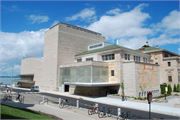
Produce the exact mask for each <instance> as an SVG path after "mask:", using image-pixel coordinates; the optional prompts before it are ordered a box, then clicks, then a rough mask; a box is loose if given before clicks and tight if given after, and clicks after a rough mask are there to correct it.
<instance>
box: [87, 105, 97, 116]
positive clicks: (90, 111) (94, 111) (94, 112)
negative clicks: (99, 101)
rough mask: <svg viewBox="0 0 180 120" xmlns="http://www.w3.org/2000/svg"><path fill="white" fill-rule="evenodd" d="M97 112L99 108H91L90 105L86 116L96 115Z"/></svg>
mask: <svg viewBox="0 0 180 120" xmlns="http://www.w3.org/2000/svg"><path fill="white" fill-rule="evenodd" d="M98 110H99V108H98V107H97V106H96V105H95V106H92V105H91V108H90V109H89V110H88V114H89V115H92V114H97V113H98Z"/></svg>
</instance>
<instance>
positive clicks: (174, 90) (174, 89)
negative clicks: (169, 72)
mask: <svg viewBox="0 0 180 120" xmlns="http://www.w3.org/2000/svg"><path fill="white" fill-rule="evenodd" d="M173 92H176V84H174V88H173Z"/></svg>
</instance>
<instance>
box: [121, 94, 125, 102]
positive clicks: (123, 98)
mask: <svg viewBox="0 0 180 120" xmlns="http://www.w3.org/2000/svg"><path fill="white" fill-rule="evenodd" d="M121 96H122V101H124V93H122V95H121Z"/></svg>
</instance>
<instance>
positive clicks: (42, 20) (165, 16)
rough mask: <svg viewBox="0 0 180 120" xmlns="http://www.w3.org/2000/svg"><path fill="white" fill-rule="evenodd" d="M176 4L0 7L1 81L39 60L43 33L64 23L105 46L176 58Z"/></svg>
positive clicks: (179, 41) (179, 28)
mask: <svg viewBox="0 0 180 120" xmlns="http://www.w3.org/2000/svg"><path fill="white" fill-rule="evenodd" d="M179 5H180V4H179V1H0V7H1V13H0V14H1V18H0V23H1V24H0V28H1V29H0V76H6V75H7V76H11V75H12V74H13V75H16V74H20V71H21V60H22V59H23V57H26V56H34V57H43V47H44V35H45V32H46V31H47V30H48V29H49V28H50V27H52V26H54V25H55V24H57V23H59V22H64V23H68V24H72V25H75V26H79V27H83V28H86V29H89V30H92V31H95V32H99V33H101V34H102V36H104V37H106V41H107V42H110V43H113V44H116V43H117V41H118V44H119V45H121V46H125V47H128V48H131V49H138V48H140V47H141V46H143V45H144V44H145V43H146V41H148V43H149V45H150V46H153V47H155V46H156V45H158V46H159V48H163V49H166V50H169V51H172V52H174V53H177V54H180V38H179V33H180V12H179Z"/></svg>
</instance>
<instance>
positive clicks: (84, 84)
mask: <svg viewBox="0 0 180 120" xmlns="http://www.w3.org/2000/svg"><path fill="white" fill-rule="evenodd" d="M64 84H65V85H75V86H87V87H98V86H119V85H120V83H69V82H65V83H64Z"/></svg>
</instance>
